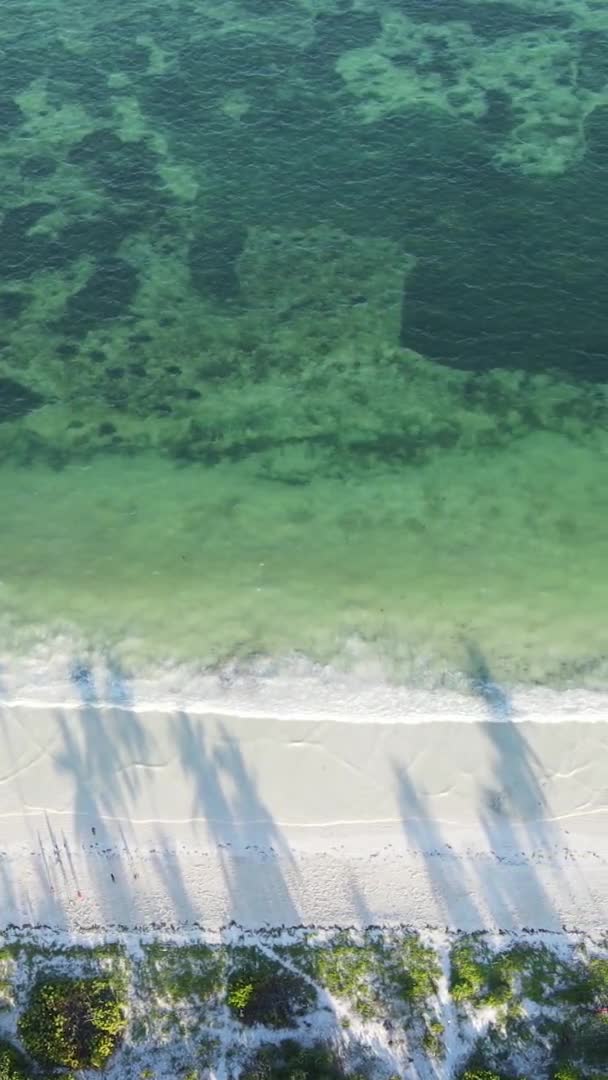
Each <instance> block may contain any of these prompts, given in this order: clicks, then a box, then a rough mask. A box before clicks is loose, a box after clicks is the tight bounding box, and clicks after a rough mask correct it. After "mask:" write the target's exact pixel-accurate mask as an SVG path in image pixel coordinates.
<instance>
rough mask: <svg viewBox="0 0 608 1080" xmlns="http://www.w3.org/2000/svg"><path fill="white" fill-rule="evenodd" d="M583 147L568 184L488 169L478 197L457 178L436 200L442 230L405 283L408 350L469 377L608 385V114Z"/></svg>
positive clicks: (435, 228)
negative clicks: (516, 372) (485, 373)
mask: <svg viewBox="0 0 608 1080" xmlns="http://www.w3.org/2000/svg"><path fill="white" fill-rule="evenodd" d="M585 137H586V143H587V152H586V154H585V156H584V158H583V160H582V161H581V162H580V164H579V165H578V166H577V167H576V168H573V169H571V170H570V171H569V172H568V173H566V174H565V175H563V176H558V177H554V178H547V179H544V180H542V181H541V180H538V179H532V178H530V179H529V178H527V177H523V176H521V175H520V176H516V175H509V174H507V173H504V174H500V172H497V171H495V172H493V171H492V170H491V169H488V170H486V173H485V177H484V184H483V187H478V188H477V189H476V190H474V189H473V188H472V187H471V178H470V177H468V176H466V175H464V174H463V172H462V170H459V169H455V170H454V171H453V172H452V174H451V176H450V181H451V188H450V190H449V191H447V192H445V193H444V192H442V191H441V190H439V188H438V189H437V191H436V192H435V193H432V194H433V198H432V201H433V203H434V206H435V214H436V222H432V221H430V222H429V223H428V226H427V235H426V238H425V237H424V236H421V237H419V239H418V250H417V252H416V254H417V256H418V262H417V265H416V267H415V269H414V271H413V273H412V274H411V276H410V277H409V279H408V280H407V282H406V287H405V295H404V302H403V316H402V328H401V342H402V344H403V345H406V346H408V347H410V348H413V349H415V350H416V351H418V352H420V353H422V354H423V355H424V356H426V357H428V358H430V359H433V360H436V361H438V362H439V363H445V364H449V365H451V366H453V367H455V368H461V369H466V370H477V371H482V370H487V369H491V368H517V369H521V370H524V371H560V372H567V373H568V374H569V375H572V376H574V377H576V378H580V379H582V380H586V381H594V382H595V381H603V380H605V379H606V378H607V377H608V307H607V305H606V296H607V295H608V265H607V264H606V258H605V249H606V244H607V243H608V169H607V165H608V106H602V107H600V108H597V109H595V110H594V111H593V112H592V113H591V114H590V116H589V117H588V119H587V122H586V125H585ZM582 192H584V193H585V198H584V199H582V198H581V193H582ZM444 215H450V218H451V220H450V225H449V227H447V228H446V227H444V226H440V225H439V224H437V223H441V222H442V221H443V220H444Z"/></svg>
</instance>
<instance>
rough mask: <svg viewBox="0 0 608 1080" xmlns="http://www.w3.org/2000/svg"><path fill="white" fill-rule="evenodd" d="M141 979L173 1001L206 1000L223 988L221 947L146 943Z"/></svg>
mask: <svg viewBox="0 0 608 1080" xmlns="http://www.w3.org/2000/svg"><path fill="white" fill-rule="evenodd" d="M145 955H146V967H145V972H144V978H145V979H146V980H147V981H149V983H150V984H151V985H152V986H153V987H154V988H155V990H156V991H157V992H158V993H160V994H163V995H164V996H166V997H169V998H172V999H173V1000H174V1001H180V1000H184V999H189V998H197V999H198V1000H199V1001H208V1000H209V998H211V997H213V996H214V995H215V994H219V993H220V992H221V990H222V987H223V982H224V971H225V961H224V952H223V950H221V949H212V948H210V947H209V946H206V945H184V946H173V945H165V944H162V943H154V944H151V945H148V946H147V947H146V950H145Z"/></svg>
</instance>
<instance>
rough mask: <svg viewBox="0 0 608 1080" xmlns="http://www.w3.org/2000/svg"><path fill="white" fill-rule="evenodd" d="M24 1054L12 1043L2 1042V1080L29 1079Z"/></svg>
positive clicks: (0, 1045) (0, 1053)
mask: <svg viewBox="0 0 608 1080" xmlns="http://www.w3.org/2000/svg"><path fill="white" fill-rule="evenodd" d="M30 1075H31V1074H30V1072H29V1070H28V1067H27V1063H26V1061H25V1059H24V1058H23V1056H22V1055H21V1054H20V1053H19V1051H18V1050H16V1049H15V1047H14V1046H11V1044H10V1043H7V1042H0V1080H29V1077H30Z"/></svg>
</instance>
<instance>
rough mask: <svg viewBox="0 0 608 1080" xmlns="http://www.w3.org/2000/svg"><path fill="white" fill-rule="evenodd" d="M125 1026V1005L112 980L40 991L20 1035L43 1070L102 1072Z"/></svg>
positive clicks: (58, 984) (62, 983)
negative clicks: (56, 1068) (46, 1068)
mask: <svg viewBox="0 0 608 1080" xmlns="http://www.w3.org/2000/svg"><path fill="white" fill-rule="evenodd" d="M125 1026H126V1010H125V1007H124V1003H123V1001H122V1000H121V999H120V998H119V997H118V996H117V994H116V988H115V986H114V984H113V983H112V981H111V980H110V979H107V978H103V977H98V978H95V979H56V980H52V981H41V982H39V983H38V984H37V985H35V986H34V989H33V990H32V993H31V995H30V999H29V1002H28V1005H27V1007H26V1009H25V1012H24V1013H23V1016H22V1017H21V1020H20V1022H19V1035H20V1037H21V1040H22V1042H23V1045H24V1046H25V1048H26V1050H27V1051H28V1053H29V1054H31V1056H32V1057H33V1058H35V1059H36V1060H37V1061H39V1062H40V1063H41V1064H44V1065H48V1066H53V1067H58V1066H62V1067H64V1068H68V1069H86V1068H93V1069H101V1068H103V1066H104V1065H105V1064H106V1062H107V1060H108V1059H109V1058H110V1057H111V1056H112V1054H113V1053H114V1051H115V1049H116V1047H117V1045H118V1042H119V1041H120V1038H121V1036H122V1034H123V1032H124V1029H125Z"/></svg>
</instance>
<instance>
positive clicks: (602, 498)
mask: <svg viewBox="0 0 608 1080" xmlns="http://www.w3.org/2000/svg"><path fill="white" fill-rule="evenodd" d="M0 54H1V62H0V210H1V214H2V216H1V217H0V324H1V326H0V455H1V465H0V494H1V496H2V511H3V512H2V538H1V540H2V542H1V545H0V582H1V583H2V584H1V589H2V600H3V607H2V616H1V626H2V634H3V641H4V643H5V647H6V649H5V651H9V652H10V650H11V649H13V650H14V649H15V648H16V647H18V648H23V649H24V648H26V647H28V646H29V645H30V644H31V642H32V640H38V641H39V640H41V639H42V640H45V641H47V642H48V641H52V640H53V637H54V635H57V633H58V632H60V633H61V634H62V635H64V636H67V637H70V636H72V637H74V638H78V639H80V640H81V641H82V639H83V638H84V639H85V640H87V641H90V642H91V643H95V644H107V643H112V645H113V646H114V647H115V648H117V649H122V650H123V653H124V654H125V655H126V656H128V657H131V658H133V659H135V658H136V657H141V656H143V655H150V654H153V655H154V656H157V657H163V658H165V659H174V658H176V659H179V658H182V657H187V658H188V659H192V658H194V659H198V660H200V661H202V662H203V663H206V662H207V661H209V660H213V661H215V660H217V659H218V658H227V657H230V656H231V655H234V654H235V653H238V654H239V655H248V654H250V653H256V652H260V651H262V652H266V651H270V652H272V653H278V654H282V653H285V652H288V651H290V650H292V649H298V650H302V651H304V652H305V653H307V654H309V655H310V656H313V657H318V658H322V659H325V658H330V657H331V658H334V659H335V658H336V657H340V656H341V655H342V654H343V653H345V652H348V651H349V649H350V652H351V654H352V650H353V642H356V643H361V642H363V643H366V644H365V648H366V649H367V650H368V651H369V653H370V654H374V653H375V654H377V655H378V656H380V657H384V658H385V659H386V660H387V662H388V665H389V668H390V670H391V671H392V672H393V674H395V675H396V676H397V677H401V678H416V679H417V680H418V681H425V680H428V679H431V680H432V681H436V680H437V678H439V679H441V678H442V676H443V675H444V674H445V673H446V672H447V671H452V670H454V669H461V668H463V667H466V662H467V661H466V657H467V655H468V653H467V650H468V648H469V647H470V644H471V643H473V644H474V645H475V647H476V648H479V649H481V650H482V651H483V654H484V656H485V657H486V658H487V661H488V663H489V665H490V667H491V670H492V671H493V672H494V673H495V675H496V676H497V677H499V678H503V679H506V680H509V681H517V680H524V681H530V680H532V681H539V682H543V681H544V682H551V683H554V684H558V685H566V684H577V685H578V684H586V685H605V682H606V672H607V664H606V652H607V647H608V629H607V625H606V615H605V613H606V610H607V609H608V576H607V574H606V569H605V568H606V556H607V554H608V543H607V538H608V517H607V509H608V484H607V480H608V470H607V463H608V435H607V426H606V420H607V416H608V393H607V388H608V302H606V297H607V295H608V288H607V286H608V255H607V251H608V9H606V7H605V5H604V4H597V3H595V2H594V0H578V2H576V0H572V2H570V3H566V2H564V0H517V2H515V0H513V2H512V3H505V2H502V0H462V2H456V0H454V2H452V0H424V2H423V0H387V2H386V3H383V2H381V0H291V2H290V0H164V2H163V3H162V4H161V3H147V4H146V3H135V2H133V0H125V2H122V3H118V0H106V3H104V4H103V5H99V6H95V7H93V5H91V4H89V3H87V2H85V0H28V3H27V4H24V3H23V0H19V2H18V3H17V2H14V0H5V2H4V4H3V18H2V24H1V26H0ZM349 643H350V644H349ZM357 647H358V645H357ZM355 651H356V650H355Z"/></svg>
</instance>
